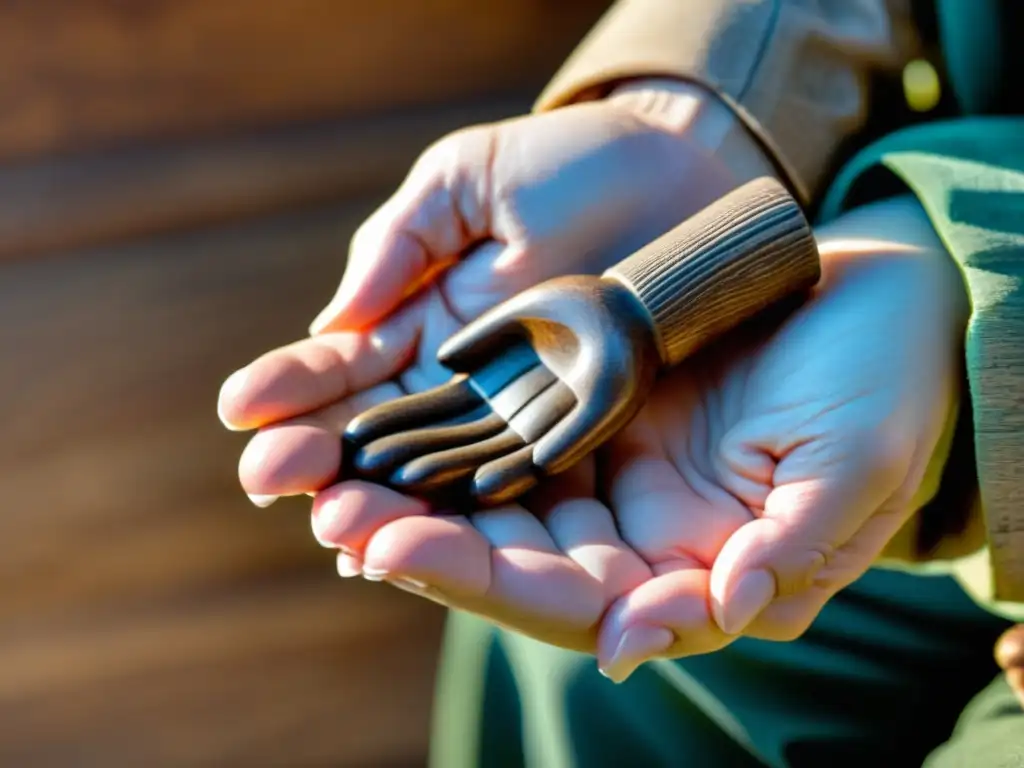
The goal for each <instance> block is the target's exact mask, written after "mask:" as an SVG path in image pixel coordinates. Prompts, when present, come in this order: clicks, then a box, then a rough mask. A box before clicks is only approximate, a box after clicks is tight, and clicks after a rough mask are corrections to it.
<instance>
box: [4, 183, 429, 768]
mask: <svg viewBox="0 0 1024 768" xmlns="http://www.w3.org/2000/svg"><path fill="white" fill-rule="evenodd" d="M366 210H367V205H366V204H365V203H364V204H361V205H355V206H348V207H333V208H330V207H329V208H324V209H321V210H314V211H308V212H304V213H297V214H294V215H290V216H282V217H278V218H274V219H269V218H268V219H263V220H261V221H259V222H256V223H250V224H248V225H244V226H239V227H236V228H234V229H232V230H227V229H220V230H211V231H208V232H205V233H192V234H182V235H177V236H168V237H165V238H163V239H161V240H159V241H152V242H144V243H139V244H135V245H131V246H123V247H121V248H116V249H114V248H111V249H101V250H96V251H93V252H90V253H81V254H70V255H68V256H67V257H66V258H60V259H57V258H53V259H45V260H32V261H26V262H22V263H13V264H8V265H6V266H5V267H3V269H2V271H0V278H2V279H0V359H2V360H3V368H2V371H3V375H2V377H0V402H3V403H4V426H3V437H4V439H3V440H2V441H0V468H2V470H0V484H2V487H3V491H4V501H5V505H4V507H5V509H4V513H3V515H0V539H2V540H3V541H4V542H5V543H6V546H5V552H4V555H3V557H2V558H0V584H2V585H3V589H0V764H2V765H33V766H37V765H54V766H67V765H76V766H92V765H96V766H111V765H118V766H120V765H125V766H127V765H147V766H164V765H166V766H182V765H189V766H205V765H210V766H214V765H217V766H223V765H252V766H285V765H287V766H302V765H353V766H357V765H380V766H386V765H389V764H394V765H415V764H417V763H418V761H420V760H421V759H422V755H423V753H424V749H425V745H426V739H427V723H428V720H427V718H428V710H429V700H430V692H431V691H430V689H431V684H432V676H433V666H434V658H435V653H436V650H437V638H438V631H439V628H440V625H441V619H442V616H441V613H440V611H439V610H437V609H435V608H433V607H432V606H430V605H428V604H426V603H422V602H420V601H417V600H414V599H412V598H409V597H408V596H406V595H403V594H401V593H399V592H397V591H394V590H391V589H390V588H388V587H385V586H382V585H372V584H367V583H348V582H345V583H341V582H339V580H338V579H337V578H336V577H335V576H334V575H333V560H332V558H331V556H330V555H329V553H327V552H326V551H324V550H322V549H320V548H319V547H318V546H317V545H316V544H315V543H314V542H313V540H312V538H311V537H310V535H309V522H308V504H304V503H303V502H301V501H298V500H291V501H284V502H282V503H280V504H279V505H278V506H275V507H274V508H271V509H269V510H265V511H261V510H257V509H255V508H253V507H251V506H250V505H249V504H248V502H247V501H246V500H245V499H244V497H243V496H242V494H241V492H240V490H239V488H238V486H237V482H236V480H235V474H234V467H235V461H236V457H237V455H238V453H239V449H240V448H241V446H242V444H243V440H244V437H242V436H239V435H232V434H229V433H226V432H224V431H223V430H222V429H221V428H220V426H219V424H218V422H217V419H216V415H215V396H216V392H217V388H218V385H219V382H220V381H221V379H222V378H223V376H224V375H225V374H226V373H228V372H229V371H230V370H232V368H233V367H235V366H237V365H238V364H241V363H243V362H245V361H246V360H247V359H249V358H250V357H251V356H253V355H254V354H256V353H258V352H260V351H262V350H263V349H265V348H267V347H268V346H269V345H271V344H277V343H281V342H285V341H287V340H290V339H291V338H293V337H295V336H296V335H297V334H300V333H301V332H302V330H303V328H304V326H305V324H306V323H307V322H308V320H309V318H310V317H311V316H312V314H313V313H314V312H315V310H316V309H317V307H318V306H319V304H320V303H321V302H322V301H323V300H325V299H326V298H327V297H328V295H329V293H330V292H331V290H332V288H333V286H334V283H335V281H336V280H337V277H338V274H339V272H340V267H341V263H342V254H343V253H344V248H345V244H346V241H347V238H348V235H349V233H350V232H351V230H352V229H353V228H354V227H355V226H356V224H357V223H358V221H359V220H360V218H361V217H362V215H363V214H364V213H365V212H366Z"/></svg>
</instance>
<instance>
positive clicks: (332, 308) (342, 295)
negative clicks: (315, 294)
mask: <svg viewBox="0 0 1024 768" xmlns="http://www.w3.org/2000/svg"><path fill="white" fill-rule="evenodd" d="M347 300H348V299H347V292H346V290H345V283H344V282H342V284H341V287H340V288H338V292H337V293H336V294H334V298H332V299H331V300H330V301H329V302H327V306H326V307H324V308H323V309H321V310H320V314H318V315H317V316H316V317H315V318H313V322H312V323H310V324H309V333H310V335H311V336H315V335H316V334H318V333H320V332H321V331H323V330H324V329H325V328H327V326H328V325H330V323H331V321H332V320H333V319H334V318H336V317H337V316H338V314H339V313H340V312H341V311H342V310H343V309H344V304H345V302H346V301H347Z"/></svg>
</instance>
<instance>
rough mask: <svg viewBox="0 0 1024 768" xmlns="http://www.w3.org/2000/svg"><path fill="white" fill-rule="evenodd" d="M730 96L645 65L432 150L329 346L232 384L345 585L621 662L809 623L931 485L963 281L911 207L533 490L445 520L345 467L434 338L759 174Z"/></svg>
mask: <svg viewBox="0 0 1024 768" xmlns="http://www.w3.org/2000/svg"><path fill="white" fill-rule="evenodd" d="M722 109H724V107H722V106H721V105H719V104H718V103H717V102H715V101H713V100H712V99H710V98H709V97H708V96H707V95H706V94H705V93H704V92H703V91H701V90H699V89H698V88H696V87H690V86H684V85H680V86H677V87H671V88H666V87H662V86H661V85H659V84H652V85H650V86H645V85H643V84H641V85H640V86H639V87H630V88H627V89H624V90H622V91H620V92H617V93H615V94H613V95H612V96H611V97H609V98H606V99H603V100H600V101H594V102H588V103H581V104H575V105H572V106H567V107H563V108H561V109H557V110H554V111H551V112H548V113H544V114H540V115H531V116H527V117H521V118H516V119H511V120H507V121H503V122H499V123H495V124H490V125H483V126H477V127H472V128H468V129H465V130H462V131H458V132H456V133H454V134H451V135H449V136H447V137H445V138H444V139H442V140H441V141H439V142H437V143H436V144H434V145H433V146H431V147H430V148H428V149H427V150H426V151H425V152H424V153H423V154H422V155H421V157H420V158H419V160H418V161H417V162H416V163H415V165H414V167H413V168H412V170H411V172H410V173H409V175H408V176H407V178H406V179H405V181H404V182H403V183H402V185H401V186H400V188H399V189H398V190H397V192H396V193H395V194H394V195H393V196H392V197H391V198H390V199H389V200H387V201H386V202H385V203H384V204H383V205H382V206H381V207H380V208H379V209H378V210H377V211H376V212H375V213H374V214H373V215H372V216H371V217H370V218H369V219H368V220H367V221H366V222H365V223H364V224H363V226H361V227H360V228H359V230H358V232H357V233H356V235H355V237H354V238H353V241H352V244H351V249H350V254H349V259H348V266H347V268H346V270H345V274H344V278H343V280H342V282H341V286H340V288H339V290H338V292H337V294H336V295H335V297H334V298H333V300H332V301H331V302H330V304H329V305H328V306H327V307H326V308H325V309H324V310H323V312H322V313H321V314H320V315H319V316H318V317H317V318H316V320H315V321H314V322H313V324H312V326H311V329H310V336H309V338H306V339H302V340H300V341H297V342H295V343H293V344H290V345H288V346H285V347H283V348H280V349H276V350H273V351H270V352H268V353H266V354H265V355H263V356H261V357H259V358H258V359H257V360H255V361H253V362H252V363H250V364H249V365H247V366H245V367H244V368H242V369H241V370H239V371H237V372H236V373H234V374H232V375H231V376H230V377H229V378H228V379H227V380H226V381H225V383H224V385H223V387H222V390H221V393H220V398H219V413H220V416H221V419H222V421H223V422H224V423H225V425H226V426H228V428H230V429H233V430H255V434H254V435H253V437H252V438H251V440H250V442H249V443H248V445H247V447H246V448H245V450H244V452H243V455H242V457H241V461H240V468H239V473H240V478H241V482H242V486H243V488H244V489H245V491H246V493H247V494H249V496H250V498H251V499H252V500H253V502H254V503H256V504H257V505H258V506H267V505H269V504H271V503H273V501H274V500H275V499H276V498H278V497H280V496H291V495H294V496H299V495H303V494H308V495H310V496H313V497H314V500H313V502H312V527H313V532H314V534H315V536H316V539H317V540H318V541H319V542H320V543H321V544H322V545H324V546H325V547H328V548H331V549H333V550H336V557H337V567H338V572H339V573H340V574H341V575H342V576H347V577H353V576H363V577H365V578H367V579H371V580H377V581H385V582H388V583H390V584H393V585H394V586H396V587H399V588H401V589H404V590H407V591H409V592H412V593H414V594H417V595H421V596H423V597H425V598H427V599H430V600H434V601H436V602H438V603H441V604H443V605H445V606H449V607H451V608H453V609H458V610H464V611H469V612H472V613H475V614H478V615H480V616H483V617H486V618H487V619H489V620H491V621H493V622H494V623H496V624H498V625H501V626H503V627H506V628H509V629H512V630H515V631H518V632H521V633H524V634H526V635H530V636H533V637H535V638H538V639H540V640H542V641H544V642H547V643H551V644H554V645H558V646H562V647H565V648H570V649H574V650H578V651H582V652H586V653H591V654H594V655H596V657H597V660H598V664H599V666H600V668H601V670H602V671H603V672H604V673H605V674H606V675H607V676H608V677H610V678H612V679H613V680H615V681H622V680H624V679H626V678H627V677H628V676H629V675H630V674H631V673H632V672H633V671H634V670H635V669H636V668H637V667H638V666H639V665H640V664H641V663H643V662H645V661H647V660H650V659H654V658H666V657H672V658H674V657H682V656H688V655H693V654H701V653H706V652H710V651H714V650H716V649H719V648H722V647H723V646H725V645H727V644H729V643H730V642H732V641H733V640H735V639H736V638H738V637H741V636H748V637H757V638H767V639H775V640H786V639H792V638H795V637H797V636H799V635H800V634H801V633H802V632H803V631H805V630H806V629H807V627H808V626H809V625H810V623H811V622H812V621H813V620H814V618H815V616H816V615H817V614H818V612H819V611H820V610H821V608H822V607H823V605H824V604H825V603H826V602H827V601H828V600H829V599H830V598H831V597H832V596H833V595H834V594H835V593H836V592H837V591H839V590H840V589H842V588H843V587H845V586H846V585H848V584H850V583H851V582H852V581H854V580H855V579H856V578H857V577H859V576H860V575H861V574H862V573H863V572H864V571H865V570H867V569H868V568H869V567H870V566H871V564H872V563H873V562H874V561H875V560H876V559H877V558H878V556H879V555H880V553H881V552H882V551H883V549H884V548H885V547H886V545H887V543H888V542H889V541H890V540H891V539H893V537H894V536H895V535H896V534H897V532H898V531H900V529H901V528H902V527H903V526H904V525H905V524H906V523H908V521H909V520H910V518H911V517H912V516H913V515H914V513H915V512H916V511H917V510H918V509H919V508H920V507H921V506H922V505H923V504H924V503H925V502H926V501H927V500H928V499H929V498H930V497H931V496H932V495H933V494H934V492H935V490H936V487H937V478H938V475H939V474H940V472H941V469H942V463H943V460H944V453H945V447H944V446H945V445H946V442H947V441H946V439H945V438H946V437H947V436H948V434H949V429H948V426H949V425H950V423H951V420H952V419H953V417H954V415H955V411H956V406H957V401H958V398H959V396H960V393H959V387H960V369H961V346H962V339H963V332H964V327H965V323H966V319H967V313H968V301H967V298H966V293H965V290H964V286H963V283H962V279H961V277H960V275H959V272H958V271H957V268H956V266H955V265H954V264H953V263H952V260H951V259H950V258H949V257H948V256H947V255H946V254H945V253H944V252H943V249H942V246H941V244H940V243H939V241H938V240H937V237H936V235H935V234H934V232H933V231H932V229H931V227H930V225H929V224H928V221H927V219H926V217H925V216H924V213H923V212H922V211H921V210H920V209H919V208H918V207H917V204H916V203H915V202H913V201H912V200H909V199H895V200H889V201H885V202H882V203H877V204H874V205H871V206H868V207H865V208H861V209H858V210H855V211H853V212H851V213H849V214H847V215H845V216H844V217H842V218H840V219H838V220H836V221H833V222H831V223H829V224H827V225H825V226H822V227H820V228H819V229H818V230H817V231H816V233H815V234H816V238H817V241H818V245H819V249H820V254H821V261H822V279H821V281H820V283H819V284H818V286H817V287H816V288H815V289H814V291H813V293H812V295H811V296H810V298H809V299H808V301H807V302H806V303H805V304H803V305H802V306H801V307H800V308H799V309H798V310H797V311H795V312H794V313H792V314H790V315H788V316H787V317H786V318H785V319H784V320H783V321H782V322H781V323H780V324H778V325H776V326H774V327H772V328H771V329H770V332H762V333H759V334H758V333H751V334H747V335H746V336H743V337H736V338H733V339H731V340H730V342H729V343H728V344H722V345H718V346H716V347H714V348H713V349H711V350H708V351H707V353H701V354H700V355H698V356H697V357H695V358H692V359H691V360H689V361H687V362H684V363H683V364H682V365H680V366H678V367H677V368H675V369H673V370H671V371H670V372H668V373H667V374H666V375H664V376H662V377H661V378H659V380H658V381H657V383H656V385H655V388H654V390H653V392H652V394H651V396H650V397H649V399H648V400H647V402H646V404H645V405H644V407H643V408H642V410H641V411H640V413H639V415H638V416H637V417H636V418H635V419H634V420H633V421H632V422H631V423H630V424H629V426H628V427H626V428H625V429H624V430H623V431H621V432H620V433H618V434H617V435H616V436H614V437H613V438H612V439H611V440H610V441H609V442H608V443H606V444H605V445H604V446H602V447H601V448H600V449H599V450H598V451H597V452H596V453H594V454H592V455H591V456H589V457H588V458H586V459H585V460H583V461H582V462H581V463H579V464H577V465H576V466H574V467H573V468H572V469H570V470H569V471H567V472H565V473H563V474H559V475H556V476H553V477H551V478H549V479H547V480H546V481H544V483H542V484H541V485H540V486H539V487H537V488H536V489H534V490H533V491H531V492H530V493H529V494H527V495H526V496H525V497H523V498H522V499H520V500H519V501H518V502H517V503H514V504H508V505H505V506H501V507H498V508H490V509H485V510H480V511H478V512H475V513H473V514H467V515H463V514H450V513H449V512H448V511H447V510H444V509H431V508H430V507H429V506H428V505H427V504H426V503H424V502H423V501H420V500H418V499H416V498H412V497H408V496H404V495H402V494H400V493H398V492H396V491H394V490H390V489H388V488H385V487H382V486H378V485H374V484H372V483H368V482H365V481H362V480H358V479H346V478H344V477H342V479H341V480H340V481H339V480H338V477H337V472H338V467H339V466H340V465H341V462H342V457H341V451H342V441H341V439H340V435H341V434H342V433H343V431H344V429H345V427H346V424H347V423H348V422H349V420H350V419H351V418H352V417H354V416H355V415H357V414H358V413H360V412H362V411H364V410H365V409H367V408H368V407H370V406H373V405H376V404H379V403H383V402H386V401H389V400H391V399H394V398H395V397H398V396H400V395H402V394H404V393H409V392H418V391H423V390H425V389H428V388H430V387H433V386H436V385H438V384H440V383H442V382H444V381H446V380H448V378H449V377H450V376H451V372H450V371H449V370H446V369H445V368H443V367H442V366H441V365H440V364H439V363H438V362H437V358H436V354H437V350H438V347H439V346H440V345H441V343H442V342H444V341H445V340H446V339H447V338H448V337H450V336H451V335H452V334H453V333H454V332H455V331H457V330H459V329H460V328H461V327H463V326H465V324H467V323H469V322H471V321H472V320H473V319H475V318H476V317H478V316H479V315H480V314H481V313H482V312H484V311H485V310H487V309H489V308H491V307H493V306H494V305H496V304H498V303H500V302H502V301H504V300H505V299H507V298H509V297H511V296H514V295H516V294H519V293H520V292H522V291H524V290H526V289H528V288H529V287H531V286H533V285H536V284H538V283H540V282H542V281H545V280H548V279H551V278H555V277H559V276H563V275H573V274H599V273H600V272H602V271H603V270H604V269H605V268H607V267H609V266H611V265H612V264H614V263H615V262H617V261H619V260H621V259H622V258H624V257H625V256H627V255H629V254H630V253H631V252H632V251H634V250H636V249H637V248H639V247H640V246H642V245H643V244H645V243H647V242H649V241H650V240H652V239H654V238H655V237H657V236H658V235H660V234H661V233H662V232H665V231H666V230H668V229H670V228H671V227H673V226H674V225H675V224H677V223H679V222H680V221H682V220H683V219H685V218H686V217H687V216H689V215H691V214H693V213H695V212H696V211H698V210H699V209H701V208H703V207H704V206H706V205H708V204H709V203H711V202H713V201H714V200H715V199H717V198H719V197H721V196H722V195H723V194H725V193H727V192H728V191H730V190H731V189H733V188H735V187H737V186H739V185H740V184H742V183H743V182H745V181H747V180H748V178H746V177H745V173H746V171H744V169H743V168H742V167H740V166H741V165H742V164H741V163H740V164H738V163H737V162H736V158H737V157H738V155H737V154H736V153H735V152H734V151H733V152H731V154H729V155H728V156H726V154H725V153H724V152H721V151H717V150H718V149H719V147H718V142H720V140H721V137H722V136H723V135H725V134H724V133H723V131H722V128H721V127H722V126H723V125H724V123H723V122H722V121H723V120H726V119H728V120H731V119H733V118H732V117H731V115H730V116H728V117H727V118H726V117H723V114H722ZM730 130H731V129H730ZM729 135H732V136H733V137H735V132H732V133H730V134H729ZM716 137H717V138H716ZM748 149H749V152H750V153H752V154H751V156H754V155H753V153H757V152H758V151H759V150H758V149H757V147H756V145H754V144H753V142H751V145H750V147H749V148H748ZM749 173H750V175H752V174H753V173H754V171H753V170H750V172H749ZM332 483H333V484H332Z"/></svg>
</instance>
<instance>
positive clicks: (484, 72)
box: [0, 0, 609, 159]
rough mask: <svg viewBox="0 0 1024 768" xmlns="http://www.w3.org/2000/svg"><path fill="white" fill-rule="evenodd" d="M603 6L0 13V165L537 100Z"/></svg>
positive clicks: (32, 6)
mask: <svg viewBox="0 0 1024 768" xmlns="http://www.w3.org/2000/svg"><path fill="white" fill-rule="evenodd" d="M608 5H609V2H608V0H489V2H487V3H486V5H485V6H482V5H481V4H480V3H478V2H474V0H378V1H377V2H370V3H367V2H356V0H291V1H290V2H280V0H32V1H31V2H27V1H26V0H20V1H19V2H6V3H2V4H0V103H2V104H3V105H4V108H3V110H2V111H0V159H9V158H13V157H20V156H23V155H28V154H38V153H50V152H66V151H69V150H79V149H83V148H88V147H95V146H100V145H111V144H117V143H119V142H124V141H138V140H151V139H164V138H168V137H182V136H186V135H196V134H201V133H209V132H231V131H234V130H235V129H237V128H238V127H239V126H252V125H257V124H265V125H270V124H276V123H280V122H282V121H293V120H301V119H316V118H323V117H327V116H332V115H347V114H365V113H366V112H368V111H375V110H380V109H387V108H393V107H402V106H410V105H416V104H436V103H440V102H443V101H447V100H459V99H463V98H476V97H480V96H488V97H489V96H492V95H494V94H497V93H502V92H506V91H517V92H520V91H523V90H526V91H529V92H531V93H533V92H537V91H538V90H539V89H540V87H541V86H543V84H544V82H545V81H546V79H547V78H548V77H549V76H550V75H551V73H552V72H554V70H555V69H556V68H557V66H558V65H559V64H560V63H561V61H562V59H563V58H564V57H565V56H566V55H567V54H568V53H569V52H570V50H571V49H572V48H573V47H575V45H576V43H577V42H578V41H579V40H580V38H581V37H582V36H583V35H584V34H585V33H586V31H587V30H588V29H589V27H590V26H591V25H592V24H593V22H594V21H595V20H596V19H597V17H598V16H599V15H600V13H601V12H602V11H603V10H604V9H605V8H606V7H607V6H608Z"/></svg>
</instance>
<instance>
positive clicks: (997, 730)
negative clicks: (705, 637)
mask: <svg viewBox="0 0 1024 768" xmlns="http://www.w3.org/2000/svg"><path fill="white" fill-rule="evenodd" d="M1006 626H1007V624H1006V623H1005V622H1004V621H1002V620H1001V619H999V618H997V617H995V616H993V615H991V614H989V613H987V612H985V611H983V610H981V609H980V608H978V607H977V606H976V605H975V604H974V603H973V602H972V601H971V600H970V599H969V598H967V597H966V596H965V595H964V593H963V591H962V590H960V589H959V587H958V586H957V585H956V582H954V581H953V580H952V579H950V578H948V577H941V576H940V577H922V576H915V575H910V574H904V573H898V572H895V571H872V572H870V573H868V574H867V575H866V576H865V577H863V578H862V579H861V580H860V581H859V582H857V583H856V584H854V585H853V586H851V587H849V588H848V589H846V590H844V591H843V592H841V593H840V594H839V595H837V596H836V598H835V599H833V600H832V601H831V602H830V603H829V604H828V605H827V606H826V607H825V609H824V610H823V611H822V613H821V614H820V616H819V618H818V621H817V622H816V623H815V624H814V626H813V627H812V628H811V629H810V630H808V632H807V633H806V634H805V635H804V636H803V637H801V638H800V639H799V640H796V641H794V642H791V643H770V642H766V641H761V640H747V639H741V640H738V641H737V642H735V643H733V644H732V645H730V646H728V647H727V648H724V649H723V650H721V651H717V652H715V653H711V654H708V655H706V656H697V657H693V658H689V659H684V660H680V661H659V662H652V663H648V664H646V665H644V666H643V667H641V668H640V669H639V670H637V672H636V673H634V675H633V676H632V677H631V678H630V679H629V680H627V681H626V682H625V683H623V684H622V685H615V684H614V683H612V682H610V681H609V680H606V679H605V678H603V677H601V676H600V674H599V673H598V672H597V668H596V665H595V663H594V659H593V658H591V657H589V656H585V655H583V654H578V653H574V652H571V651H564V650H561V649H558V648H553V647H551V646H548V645H544V644H541V643H539V642H537V641H535V640H531V639H528V638H525V637H523V636H521V635H516V634H513V633H511V632H507V631H504V630H501V629H498V628H495V627H493V626H491V625H490V624H488V623H487V622H485V621H483V620H481V619H479V618H476V617H474V616H470V615H467V614H463V613H452V614H451V615H450V618H449V624H448V627H447V636H446V638H445V654H444V659H443V663H442V665H441V669H440V677H439V681H438V682H439V685H438V691H437V698H436V700H435V709H434V727H433V734H432V739H431V756H430V758H431V759H430V765H431V766H432V768H477V767H479V768H626V767H627V766H636V767H637V768H669V767H671V766H694V767H696V768H734V767H735V768H743V767H746V766H772V767H773V768H774V767H776V766H777V767H778V768H782V767H783V766H785V767H786V768H804V767H805V766H806V767H808V768H833V767H835V768H838V767H839V766H849V767H850V768H865V767H868V766H877V768H906V767H907V766H920V765H921V764H922V761H923V760H925V758H926V756H927V755H928V754H929V753H930V752H932V753H933V754H932V756H931V758H930V759H929V762H928V763H927V764H926V765H927V768H1011V766H1012V767H1016V766H1019V765H1021V762H1019V759H1020V758H1022V757H1024V712H1022V711H1021V709H1020V707H1019V706H1018V705H1017V703H1016V700H1015V699H1014V698H1013V694H1012V692H1011V691H1010V690H1009V687H1008V686H1007V684H1006V682H1005V679H1004V678H1003V677H1002V676H1001V675H998V676H997V670H996V667H995V664H994V662H993V661H992V645H993V643H994V642H995V640H996V637H997V636H998V634H999V633H1000V632H1001V631H1002V630H1003V629H1005V627H1006ZM978 691H982V693H981V694H980V695H977V696H976V697H975V699H974V701H973V702H972V703H971V705H970V707H969V708H968V709H967V710H964V707H965V705H967V704H968V702H969V701H970V700H971V697H972V696H975V694H976V693H977V692H978ZM962 711H963V715H961V712H962ZM958 718H961V721H960V723H959V725H958V731H959V733H958V734H957V736H955V737H954V738H953V739H950V740H948V742H947V743H946V744H945V745H944V746H942V747H941V749H939V750H938V751H935V750H936V748H937V747H938V745H940V744H942V743H943V742H944V741H946V740H947V739H949V734H950V732H951V730H952V729H953V727H954V725H955V724H956V721H957V719H958ZM1015 757H1016V759H1017V760H1018V762H1014V761H1013V760H1014V758H1015Z"/></svg>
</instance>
